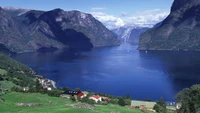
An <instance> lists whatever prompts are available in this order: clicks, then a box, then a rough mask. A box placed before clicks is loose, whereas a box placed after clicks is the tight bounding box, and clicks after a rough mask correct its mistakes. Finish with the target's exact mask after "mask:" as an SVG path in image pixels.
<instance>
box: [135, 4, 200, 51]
mask: <svg viewBox="0 0 200 113" xmlns="http://www.w3.org/2000/svg"><path fill="white" fill-rule="evenodd" d="M199 29H200V0H174V2H173V5H172V7H171V13H170V14H169V16H168V17H167V18H166V19H165V20H164V21H163V22H162V23H161V25H159V26H158V27H155V28H152V29H150V30H148V31H147V32H145V33H143V34H142V35H141V37H140V44H139V47H138V49H139V50H184V51H190V50H191V51H200V32H199Z"/></svg>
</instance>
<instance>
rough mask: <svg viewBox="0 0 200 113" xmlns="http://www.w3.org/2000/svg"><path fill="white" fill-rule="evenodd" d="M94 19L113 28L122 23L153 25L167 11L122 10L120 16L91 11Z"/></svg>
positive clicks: (122, 24) (163, 17)
mask: <svg viewBox="0 0 200 113" xmlns="http://www.w3.org/2000/svg"><path fill="white" fill-rule="evenodd" d="M91 14H92V15H93V16H94V17H95V18H96V19H98V20H99V21H101V22H102V23H103V24H104V25H105V26H106V27H107V28H109V29H113V28H117V27H122V26H124V25H132V26H136V27H153V25H155V24H156V23H158V22H160V21H162V20H164V19H165V18H166V17H167V16H168V15H169V11H163V10H160V9H153V10H146V11H137V12H135V13H133V14H127V13H125V12H122V14H121V16H119V17H117V16H113V15H109V14H106V13H103V12H92V13H91Z"/></svg>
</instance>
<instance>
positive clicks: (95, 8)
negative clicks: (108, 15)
mask: <svg viewBox="0 0 200 113" xmlns="http://www.w3.org/2000/svg"><path fill="white" fill-rule="evenodd" d="M91 10H93V11H97V10H106V8H105V7H93V8H91Z"/></svg>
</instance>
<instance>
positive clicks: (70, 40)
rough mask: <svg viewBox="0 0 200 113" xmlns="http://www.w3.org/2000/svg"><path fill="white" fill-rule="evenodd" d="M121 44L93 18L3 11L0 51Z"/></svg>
mask: <svg viewBox="0 0 200 113" xmlns="http://www.w3.org/2000/svg"><path fill="white" fill-rule="evenodd" d="M119 44H120V41H119V40H118V39H117V36H116V35H115V34H114V33H113V32H112V31H110V30H108V29H107V28H106V27H105V26H104V25H103V24H102V23H101V22H99V21H98V20H96V19H95V18H94V17H93V16H92V15H91V14H86V13H83V12H80V11H64V10H62V9H54V10H51V11H39V10H30V9H22V8H5V7H4V8H0V47H1V46H4V47H6V49H8V50H10V51H12V52H17V53H19V52H32V51H37V50H41V49H61V48H72V49H90V48H93V47H103V46H114V45H119Z"/></svg>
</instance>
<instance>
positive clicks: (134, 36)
mask: <svg viewBox="0 0 200 113" xmlns="http://www.w3.org/2000/svg"><path fill="white" fill-rule="evenodd" d="M148 29H149V28H147V27H132V26H126V27H120V28H117V29H113V30H112V31H113V32H115V33H116V34H117V35H118V37H120V39H121V40H122V41H125V42H130V43H134V44H138V43H139V37H140V34H142V33H144V32H145V31H147V30H148Z"/></svg>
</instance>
